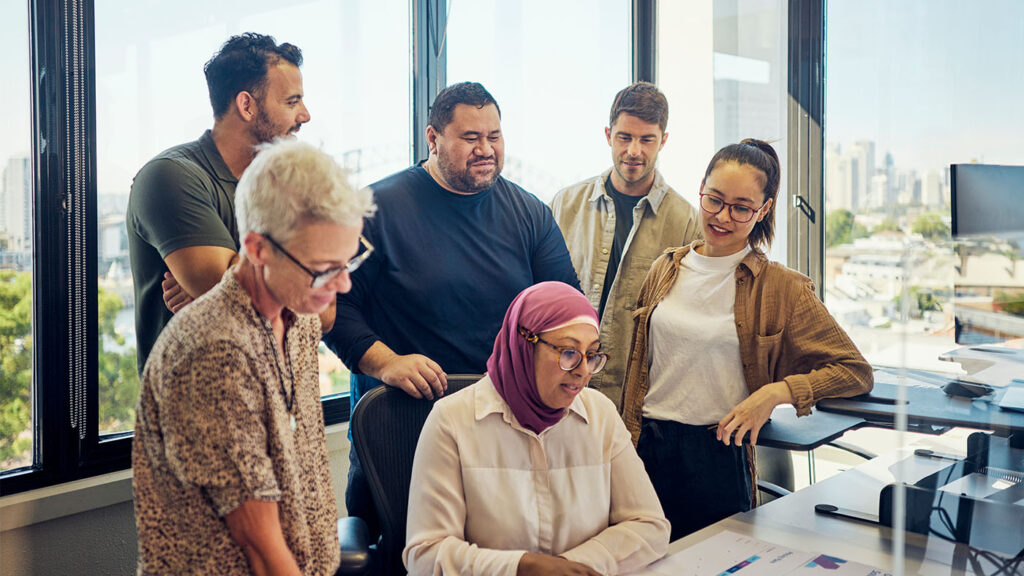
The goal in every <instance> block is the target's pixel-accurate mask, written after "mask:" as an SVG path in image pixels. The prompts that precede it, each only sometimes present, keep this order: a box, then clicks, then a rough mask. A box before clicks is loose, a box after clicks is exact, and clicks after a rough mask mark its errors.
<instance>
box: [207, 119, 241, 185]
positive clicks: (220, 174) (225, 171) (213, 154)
mask: <svg viewBox="0 0 1024 576" xmlns="http://www.w3.org/2000/svg"><path fill="white" fill-rule="evenodd" d="M199 147H200V148H201V149H202V150H203V154H204V155H205V156H206V159H207V161H208V162H209V163H210V167H211V168H213V171H214V172H215V173H216V174H217V179H219V180H223V181H224V182H234V183H236V184H237V183H238V178H235V175H234V174H232V173H231V169H229V168H228V165H227V163H226V162H224V157H223V156H221V155H220V150H217V143H216V142H214V141H213V131H212V130H207V131H206V132H203V135H202V136H200V137H199Z"/></svg>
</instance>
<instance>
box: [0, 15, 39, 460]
mask: <svg viewBox="0 0 1024 576" xmlns="http://www.w3.org/2000/svg"><path fill="white" fill-rule="evenodd" d="M26 7H27V5H26V3H24V2H8V3H5V4H3V5H2V6H0V54H2V56H0V62H3V66H2V70H0V84H2V85H3V86H4V105H3V106H2V107H0V125H3V126H4V129H3V131H2V132H0V178H2V179H0V470H10V469H12V468H18V467H21V466H27V465H29V464H31V463H32V394H31V388H32V165H31V160H30V156H29V149H30V147H31V134H32V132H31V118H32V115H31V114H30V111H31V106H30V104H29V77H30V76H29V70H30V67H29V56H28V50H29V43H28V28H27V27H26V23H27V22H28V12H27V10H26Z"/></svg>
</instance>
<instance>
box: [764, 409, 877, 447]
mask: <svg viewBox="0 0 1024 576" xmlns="http://www.w3.org/2000/svg"><path fill="white" fill-rule="evenodd" d="M864 424H865V420H864V418H861V417H859V416H851V415H846V414H830V413H828V412H822V411H819V410H815V411H814V412H812V413H811V415H810V416H804V417H803V418H797V415H796V408H793V407H792V406H789V405H784V406H778V407H776V408H775V410H774V411H773V412H772V417H771V420H769V421H768V422H767V423H766V424H765V425H764V426H762V427H761V432H760V433H759V434H758V438H757V445H758V446H768V447H770V448H782V449H784V450H813V449H815V448H817V447H818V446H821V445H822V444H825V443H827V442H831V441H833V440H835V439H836V438H839V437H840V436H842V435H843V433H844V432H846V431H847V430H851V429H853V428H857V427H859V426H862V425H864Z"/></svg>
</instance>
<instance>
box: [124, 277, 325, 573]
mask: <svg viewBox="0 0 1024 576" xmlns="http://www.w3.org/2000/svg"><path fill="white" fill-rule="evenodd" d="M286 314H289V312H288V311H286ZM292 320H293V322H292V323H291V325H290V327H289V328H288V329H287V332H286V336H285V348H286V349H287V354H283V353H282V351H281V348H280V347H279V346H278V345H277V344H276V342H275V341H274V337H273V332H272V330H271V325H270V322H269V321H268V320H267V319H265V318H263V317H262V316H261V315H259V313H257V312H256V310H255V309H254V308H253V306H252V303H251V300H250V299H249V296H248V294H247V293H246V292H245V291H244V290H243V289H242V287H241V286H240V285H239V284H238V281H237V280H236V279H235V277H234V274H233V272H232V270H228V271H227V273H226V274H225V275H224V278H223V279H222V280H221V282H220V284H218V285H217V286H216V287H215V288H213V289H212V290H211V291H210V292H209V293H207V294H206V295H204V296H203V297H201V298H199V299H197V300H196V301H195V302H193V303H191V304H190V305H188V306H187V307H186V308H184V309H183V310H182V311H181V312H180V313H178V314H177V315H175V317H174V318H173V319H172V321H171V322H170V323H169V324H168V325H167V328H166V329H165V330H164V331H163V333H162V334H161V335H160V338H159V339H158V341H157V343H156V346H155V347H154V348H153V352H152V354H151V355H150V357H149V360H148V362H147V364H146V368H145V370H144V371H143V377H142V390H141V392H140V397H139V403H138V407H137V411H136V425H135V441H134V446H133V450H132V465H133V468H134V487H135V516H136V521H137V524H138V532H139V563H138V573H139V574H175V575H179V574H250V568H249V563H248V560H247V559H246V556H245V554H244V552H243V551H242V549H241V548H240V547H239V546H238V544H236V543H235V541H234V540H233V539H232V538H231V535H230V534H229V533H228V527H227V523H226V521H225V519H224V517H225V516H226V515H227V514H229V513H230V512H231V511H233V510H234V509H236V508H237V507H238V506H239V505H240V504H242V503H243V502H245V501H247V500H265V501H276V502H278V505H279V510H280V519H281V526H282V529H283V532H284V536H285V540H286V542H287V543H288V548H289V549H290V550H291V552H292V554H293V555H294V556H295V559H296V560H297V561H298V564H299V567H300V568H301V569H302V572H303V574H314V575H316V574H323V575H330V574H334V572H335V570H336V569H337V567H338V562H339V556H340V549H339V545H338V534H337V528H336V522H337V515H338V514H337V507H336V503H335V500H334V487H333V484H332V482H331V476H330V470H329V468H328V460H327V443H326V437H325V434H324V422H323V411H322V408H321V405H320V390H319V385H318V380H317V378H318V376H317V374H318V370H317V356H316V349H317V345H318V342H319V340H320V321H319V319H318V318H317V317H316V316H313V315H310V316H292ZM292 397H293V410H292V413H291V414H289V411H288V408H287V404H288V402H286V398H292ZM292 415H294V418H295V420H294V422H295V429H294V430H293V429H292V425H291V422H292V418H291V417H292Z"/></svg>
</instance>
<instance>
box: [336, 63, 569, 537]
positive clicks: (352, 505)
mask: <svg viewBox="0 0 1024 576" xmlns="http://www.w3.org/2000/svg"><path fill="white" fill-rule="evenodd" d="M426 137H427V144H428V146H429V149H430V157H429V158H428V159H427V160H426V161H425V162H422V163H420V164H417V165H415V166H412V167H410V168H408V169H406V170H403V171H401V172H398V173H396V174H393V175H391V176H389V177H387V178H385V179H383V180H381V181H380V182H377V183H375V184H372V185H371V188H372V189H373V191H374V197H375V201H376V203H377V206H378V210H377V214H376V215H375V216H374V217H373V218H371V219H368V220H367V221H366V224H365V225H364V230H363V234H364V236H366V238H367V239H368V240H369V241H370V242H371V243H372V244H373V245H374V246H375V248H376V249H375V250H374V252H373V254H372V255H371V256H370V258H369V260H367V262H366V263H365V264H364V265H363V267H361V268H360V269H359V271H358V272H357V273H356V274H354V275H353V276H352V284H353V286H352V290H351V291H350V292H349V293H348V294H344V295H339V298H338V321H337V323H336V325H335V328H334V330H333V331H332V332H331V333H329V334H326V335H325V336H324V341H325V342H326V343H327V345H328V346H329V347H330V348H331V349H332V350H334V352H335V353H337V354H338V356H339V357H340V358H341V360H342V361H343V362H344V363H345V365H346V366H348V367H349V369H351V370H352V374H353V376H352V387H351V400H352V406H353V407H354V406H355V403H356V402H358V400H359V398H360V397H361V396H362V395H363V394H364V393H365V392H366V391H368V390H369V389H370V388H373V387H375V386H379V385H380V384H382V383H383V384H386V385H389V386H395V387H398V388H401V389H402V390H404V391H405V392H406V393H408V394H409V395H411V396H413V397H416V398H435V397H437V396H440V395H442V394H443V393H444V390H445V388H446V386H447V378H446V374H449V373H450V374H456V373H469V374H481V373H483V372H484V371H486V363H487V358H488V357H489V356H490V353H491V348H492V347H493V345H494V337H495V336H496V335H497V333H498V329H499V328H500V327H501V323H502V320H503V319H504V315H505V311H506V310H507V309H508V305H509V303H511V302H512V299H513V298H515V296H516V295H517V294H518V293H519V292H521V291H522V290H523V289H524V288H527V287H529V286H531V285H533V284H536V283H537V282H543V281H545V280H559V281H562V282H565V283H567V284H570V285H572V286H575V287H576V288H577V289H578V288H579V281H578V280H577V278H576V272H575V270H573V267H572V262H571V261H570V259H569V252H568V250H567V249H566V247H565V241H564V240H563V239H562V233H561V232H560V231H559V229H558V225H557V224H556V223H555V220H554V218H553V217H552V216H551V210H550V209H549V208H548V207H547V206H545V205H544V204H543V203H542V202H541V201H540V200H538V199H537V198H536V197H535V196H533V195H532V194H530V193H528V192H526V191H525V190H523V189H522V188H520V187H519V186H517V185H515V184H513V183H511V182H509V181H508V180H506V179H504V178H502V177H501V176H500V174H501V168H502V162H503V161H504V141H503V139H502V133H501V111H500V110H499V108H498V103H497V102H496V101H495V100H494V97H493V96H491V94H490V93H489V92H487V90H486V89H485V88H484V87H483V86H481V85H480V84H478V83H475V82H463V83H460V84H455V85H453V86H449V87H448V88H445V89H444V90H442V91H441V92H440V93H439V94H438V95H437V98H436V99H435V100H434V104H433V106H432V107H431V109H430V118H429V126H427V130H426ZM349 454H350V462H351V467H350V470H349V485H348V491H347V492H346V497H345V501H346V505H347V508H348V512H349V514H350V515H353V516H358V517H361V518H363V519H364V520H367V523H368V524H369V525H370V529H371V531H373V532H376V526H375V524H376V520H375V519H376V514H375V513H374V510H373V502H372V500H371V498H370V494H369V490H368V486H367V484H366V480H365V477H364V476H363V474H362V471H361V469H360V466H359V462H358V459H357V458H356V452H355V450H351V451H350V452H349Z"/></svg>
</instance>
